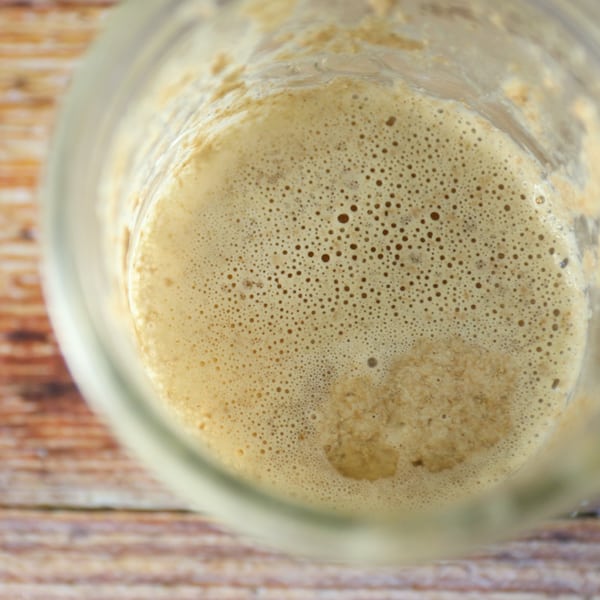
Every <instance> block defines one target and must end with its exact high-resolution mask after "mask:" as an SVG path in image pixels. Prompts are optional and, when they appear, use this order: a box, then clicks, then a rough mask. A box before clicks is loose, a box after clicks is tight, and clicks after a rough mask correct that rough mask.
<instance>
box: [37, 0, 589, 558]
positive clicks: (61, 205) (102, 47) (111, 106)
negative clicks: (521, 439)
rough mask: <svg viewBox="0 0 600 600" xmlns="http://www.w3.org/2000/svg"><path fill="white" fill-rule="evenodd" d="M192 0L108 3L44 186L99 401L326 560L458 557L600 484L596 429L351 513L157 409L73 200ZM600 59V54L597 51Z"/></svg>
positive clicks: (54, 251)
mask: <svg viewBox="0 0 600 600" xmlns="http://www.w3.org/2000/svg"><path fill="white" fill-rule="evenodd" d="M192 3H193V0H171V1H170V2H164V1H163V0H147V2H145V3H144V8H143V10H142V9H141V8H140V6H139V5H138V4H136V3H133V2H131V3H124V4H123V5H122V6H120V7H118V8H117V9H116V10H115V11H114V14H111V15H110V17H109V19H108V24H107V28H106V31H105V33H104V34H103V35H102V36H101V37H100V38H99V40H98V41H97V42H96V43H95V44H94V45H93V47H92V49H91V51H90V53H89V55H88V56H87V58H86V60H85V62H84V64H83V66H82V67H81V68H80V69H79V70H78V72H77V74H76V76H75V78H74V80H73V84H72V87H71V90H70V92H69V94H68V96H67V98H66V100H65V102H64V105H63V108H62V112H61V116H60V119H59V122H58V126H57V128H56V131H55V136H54V139H53V143H52V147H51V151H50V155H49V160H48V164H47V169H46V174H45V179H44V183H43V187H42V190H41V203H42V224H43V231H42V251H43V279H44V290H45V295H46V300H47V305H48V308H49V312H50V316H51V319H52V322H53V325H54V327H55V330H56V334H57V338H58V340H59V342H60V345H61V349H62V351H63V353H64V355H65V357H66V360H67V363H68V365H69V367H70V369H71V370H72V373H73V375H74V378H75V379H76V381H77V383H78V384H79V386H80V387H81V389H82V391H83V393H84V395H85V397H86V398H87V399H88V400H89V401H90V402H91V403H92V404H93V406H94V408H95V409H96V410H97V411H98V412H99V413H101V414H102V415H105V416H106V418H107V419H108V421H109V422H110V424H111V426H112V428H113V429H114V431H115V432H116V433H117V434H118V435H119V437H120V439H121V440H122V441H123V442H124V443H125V444H126V445H127V446H129V447H130V448H131V449H132V450H133V451H134V452H135V453H136V454H137V455H138V456H139V457H140V459H141V460H142V461H143V462H144V463H145V464H146V465H147V466H148V467H149V468H150V469H151V470H152V471H154V472H155V473H156V475H157V476H158V478H159V479H160V480H162V481H164V482H165V483H166V484H167V485H168V486H169V487H171V488H172V489H173V490H175V491H176V492H177V493H178V494H179V495H180V496H181V497H182V498H184V499H185V500H186V501H188V502H189V503H190V505H191V506H192V507H194V508H198V509H206V510H207V511H209V512H210V513H212V514H214V515H215V516H217V517H219V518H221V519H222V520H223V522H225V523H226V524H231V525H233V526H235V527H236V528H238V529H239V530H241V531H242V532H245V533H248V534H250V535H252V536H254V537H255V538H258V539H259V540H261V541H263V542H265V543H267V544H269V545H274V546H276V547H278V548H281V549H283V550H286V551H289V552H292V553H296V554H302V555H307V556H311V557H315V558H321V559H329V560H336V561H339V560H341V561H354V562H359V561H360V562H363V563H364V562H373V563H381V564H383V563H397V562H398V561H400V562H415V561H418V560H424V559H430V558H433V557H441V556H447V555H455V554H457V553H459V552H464V551H465V550H467V549H469V548H472V547H473V546H474V545H476V544H481V543H486V542H488V541H490V540H496V539H497V538H499V537H506V536H508V535H510V534H512V533H514V532H515V531H516V530H517V529H522V528H523V527H525V526H529V525H531V524H532V523H534V522H535V521H539V519H540V518H541V517H544V516H548V515H550V514H552V513H553V512H556V511H557V510H558V509H565V508H567V507H568V506H569V505H572V504H573V502H576V501H577V500H579V499H580V498H581V496H582V494H585V493H588V492H590V491H592V490H593V489H594V487H595V488H596V489H597V487H598V485H595V486H594V485H593V481H590V480H591V479H593V477H592V475H597V474H600V448H599V447H598V443H597V442H596V443H595V444H594V443H593V441H592V440H588V439H586V440H581V443H580V444H579V445H578V446H577V447H574V448H573V452H572V455H571V456H564V457H563V458H562V459H560V460H556V461H553V464H552V467H551V468H549V467H548V468H546V469H545V470H540V471H538V472H536V473H535V474H530V473H527V474H525V473H523V474H520V473H518V474H516V475H515V476H514V477H513V478H512V479H511V480H510V482H508V483H507V485H505V486H504V487H503V488H502V489H501V491H498V490H497V489H496V490H494V491H491V492H489V493H483V494H481V495H480V496H477V497H474V498H471V499H467V500H464V501H462V502H461V503H460V504H456V505H452V506H447V507H444V508H442V509H430V510H427V511H424V512H422V513H410V514H407V515H400V516H398V517H397V518H396V517H395V518H393V519H385V520H382V519H380V518H377V517H367V516H348V515H344V514H340V513H335V512H332V511H327V510H321V509H316V508H313V507H310V506H307V505H303V504H296V503H293V502H292V501H289V500H284V499H282V498H279V497H276V496H274V495H271V494H269V493H267V492H265V491H264V490H262V489H261V488H259V487H257V486H255V485H253V484H251V483H249V482H247V481H245V480H242V479H239V478H236V477H235V476H234V475H232V474H231V473H230V472H229V471H227V470H225V468H221V467H220V466H218V465H217V464H216V463H214V462H212V461H211V460H210V459H207V457H205V456H204V455H203V454H202V453H201V452H200V451H199V449H197V448H195V447H194V446H193V444H191V443H190V442H189V441H188V440H187V438H185V437H183V436H182V435H181V433H180V432H178V431H177V430H175V428H174V427H173V426H172V425H171V424H170V423H168V422H167V421H165V420H164V419H163V418H162V417H161V414H160V412H159V411H157V410H156V409H155V408H154V407H153V406H152V404H151V403H150V402H149V401H148V400H147V398H148V394H149V390H148V387H147V383H146V381H145V378H144V376H143V374H142V373H140V369H139V366H138V364H137V361H136V360H135V359H134V357H133V356H132V355H131V353H130V351H129V348H128V346H127V344H121V341H122V340H120V339H119V338H118V337H115V336H114V335H113V334H114V333H115V331H114V329H115V324H114V323H111V322H109V321H107V320H106V314H105V313H104V312H103V311H102V309H100V308H99V307H98V306H97V304H98V300H99V298H101V297H102V294H101V293H100V292H99V289H98V287H94V286H95V284H94V283H93V282H92V283H91V282H90V280H89V277H88V273H86V270H89V264H93V260H92V261H90V259H93V258H94V251H93V250H92V249H91V246H93V245H94V243H96V242H98V240H94V239H92V240H91V243H90V242H89V241H88V240H86V237H87V235H88V233H89V230H86V227H85V225H86V223H84V222H82V220H81V219H80V218H79V217H80V216H81V215H80V209H79V208H77V206H78V202H77V200H76V199H77V198H81V194H82V192H86V191H87V193H88V195H90V197H89V202H90V203H92V204H93V193H94V190H90V189H89V187H88V189H87V190H86V183H85V182H86V181H95V182H97V181H98V179H99V170H98V169H99V167H98V165H99V164H100V163H101V162H102V160H101V159H102V145H103V144H108V143H109V140H110V137H111V130H110V129H111V125H112V121H111V119H110V118H108V116H107V114H108V113H110V112H111V111H114V110H115V109H116V108H118V107H120V106H121V107H122V106H124V105H125V104H126V102H127V100H128V99H127V93H128V91H127V90H128V86H129V87H130V86H131V73H132V72H136V70H138V67H139V64H141V63H142V62H144V61H148V60H151V57H152V55H153V52H155V51H157V50H158V49H159V48H160V46H161V44H164V43H166V41H167V40H168V39H169V35H172V34H173V31H174V28H175V24H174V23H175V21H176V19H177V17H178V15H179V14H183V13H184V11H185V9H186V7H187V6H189V5H190V4H192ZM209 13H210V11H208V13H207V14H209ZM561 18H563V19H565V21H566V22H568V23H571V24H572V23H573V21H572V20H570V19H569V17H568V16H562V17H561ZM159 31H160V35H159V34H158V33H157V32H159ZM142 48H144V52H142V51H141V49H142ZM595 59H596V60H598V62H599V63H600V55H596V57H595ZM126 82H127V85H126ZM113 116H114V115H113ZM85 200H86V202H87V201H88V198H87V197H86V198H85ZM79 204H81V203H79ZM92 212H93V211H92ZM98 247H99V244H98ZM86 265H88V266H86Z"/></svg>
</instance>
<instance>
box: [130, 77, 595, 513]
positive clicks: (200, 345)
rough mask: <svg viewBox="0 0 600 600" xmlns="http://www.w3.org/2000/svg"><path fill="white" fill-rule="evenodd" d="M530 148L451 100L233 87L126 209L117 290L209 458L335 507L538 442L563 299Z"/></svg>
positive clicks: (551, 388) (444, 496) (441, 486)
mask: <svg viewBox="0 0 600 600" xmlns="http://www.w3.org/2000/svg"><path fill="white" fill-rule="evenodd" d="M558 205H559V199H558V198H557V197H556V194H555V192H554V191H553V189H552V188H551V186H550V185H549V184H547V183H546V182H545V180H544V178H543V175H542V170H541V167H540V166H539V165H538V164H537V163H536V162H535V161H534V160H533V158H531V157H530V155H529V154H527V153H526V152H525V151H524V150H522V149H521V148H519V147H518V146H517V145H516V144H515V143H514V142H513V141H512V140H511V139H510V138H509V137H508V136H507V135H505V134H504V133H503V132H501V131H499V130H497V129H495V128H494V127H493V126H492V125H491V124H490V123H489V122H487V121H485V120H484V119H482V118H481V117H479V116H477V115H475V114H473V113H471V112H469V111H468V110H467V109H465V108H464V107H462V106H461V105H459V104H457V103H454V102H450V101H443V100H439V99H435V98H432V97H428V96H425V95H422V94H420V93H417V92H415V91H412V90H410V89H409V88H407V87H403V86H398V87H385V86H383V85H381V86H380V85H377V84H374V83H366V82H359V81H349V80H344V79H337V80H335V81H333V82H332V83H330V84H328V85H326V86H323V87H320V88H311V89H308V88H306V89H297V90H294V91H289V92H285V93H279V94H275V95H273V96H271V97H269V98H267V99H262V100H256V101H253V102H250V103H249V105H248V106H247V107H246V108H245V111H244V112H243V113H242V114H240V115H238V117H237V119H234V120H232V121H231V123H230V124H229V125H225V126H223V127H222V128H221V129H220V132H219V134H218V135H216V134H215V135H213V136H212V137H211V136H208V135H207V138H206V139H202V140H200V141H199V147H198V151H197V153H196V154H195V156H194V158H193V160H191V161H190V162H189V163H188V164H186V165H185V166H184V167H183V168H182V169H181V170H180V171H179V172H178V173H177V174H176V176H175V177H174V179H173V181H172V182H171V184H169V185H168V186H166V187H165V188H164V189H163V192H162V194H161V195H160V197H159V198H158V199H157V200H156V202H155V203H154V204H153V206H152V208H151V210H150V211H149V213H148V214H147V216H146V219H145V222H144V224H143V227H142V233H141V235H140V238H139V240H138V241H137V244H136V245H135V248H134V254H133V258H132V261H131V268H130V276H129V295H130V304H131V307H132V313H133V317H134V321H135V326H136V332H137V336H138V339H139V345H140V348H141V351H142V353H143V357H144V360H145V362H146V365H147V367H148V370H149V372H150V373H151V376H152V378H153V380H154V382H155V384H156V386H157V388H158V390H159V392H160V394H161V395H162V397H163V398H164V401H165V402H166V403H167V404H168V405H169V406H171V407H172V408H173V410H174V411H176V413H177V414H178V415H179V417H180V418H181V419H182V421H183V423H184V424H185V425H186V426H187V427H189V428H190V429H193V430H194V431H196V432H197V434H198V436H199V437H200V438H201V440H202V441H203V443H204V444H205V445H206V447H207V448H209V449H210V451H211V452H213V453H214V454H215V455H216V456H217V457H218V458H219V459H220V460H221V461H222V462H223V463H225V464H226V465H228V466H229V467H230V468H232V469H234V470H235V471H237V472H239V473H240V474H242V475H243V476H245V477H248V478H249V479H251V480H253V481H257V482H260V483H262V484H265V485H269V486H271V487H273V488H275V489H276V490H277V491H279V492H280V493H283V494H285V495H287V496H291V497H295V498H298V499H301V500H303V501H307V502H311V503H317V504H325V505H327V506H331V507H335V508H338V509H342V510H355V511H367V510H368V511H385V512H387V511H394V510H399V509H407V508H418V507H423V506H427V505H431V504H440V503H444V502H449V501H452V500H454V499H457V498H460V497H463V496H464V495H468V494H471V493H474V492H476V491H477V490H481V489H484V488H486V487H489V486H491V485H493V484H494V483H496V482H497V481H499V480H501V479H503V478H505V477H506V476H508V475H509V474H510V473H512V472H514V470H516V469H517V468H518V467H520V466H521V465H522V464H523V463H524V462H525V461H526V460H527V458H528V457H530V456H532V455H533V454H534V453H535V452H536V451H537V450H538V449H539V447H540V446H541V444H542V443H543V440H544V437H545V435H546V433H547V432H549V431H550V430H551V428H552V424H553V421H554V420H555V419H556V417H557V415H559V414H560V413H561V411H562V410H563V408H564V406H565V404H566V401H567V395H568V393H569V391H570V389H571V387H572V385H573V383H574V378H575V377H576V375H577V371H578V366H579V361H580V358H581V352H582V349H583V340H584V313H585V303H584V296H583V292H582V287H583V284H582V276H581V273H580V272H579V270H578V266H577V260H576V256H575V248H574V242H573V241H572V239H571V237H570V234H569V233H568V231H567V230H566V227H564V226H563V224H562V223H561V221H560V219H558V218H557V216H556V215H557V214H558V211H557V210H555V208H556V207H558Z"/></svg>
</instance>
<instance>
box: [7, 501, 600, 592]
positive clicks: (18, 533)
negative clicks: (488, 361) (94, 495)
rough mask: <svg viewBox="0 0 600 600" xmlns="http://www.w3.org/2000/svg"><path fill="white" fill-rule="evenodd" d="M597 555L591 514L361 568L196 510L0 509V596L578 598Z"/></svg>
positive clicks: (594, 579)
mask: <svg viewBox="0 0 600 600" xmlns="http://www.w3.org/2000/svg"><path fill="white" fill-rule="evenodd" d="M599 564H600V521H598V520H577V521H561V522H557V523H556V524H555V527H554V529H553V531H552V532H551V533H542V534H538V535H536V536H531V537H529V538H527V539H523V540H521V541H515V542H512V543H510V544H504V545H503V546H502V547H501V549H499V550H489V551H486V552H482V553H480V554H479V555H478V556H477V557H476V559H475V560H454V561H444V562H438V563H435V564H430V565H421V566H415V567H408V568H364V567H355V566H343V565H332V564H330V565H317V564H315V563H312V562H308V561H302V560H298V559H292V558H289V557H286V556H283V555H281V554H278V553H274V552H269V551H266V550H259V549H257V548H255V547H254V546H252V545H251V544H246V543H244V542H242V541H240V540H239V539H238V538H237V537H235V536H232V535H230V534H228V533H224V532H222V531H221V530H220V529H218V528H217V527H215V526H214V525H213V524H212V523H210V522H209V521H207V520H206V519H203V518H201V517H199V516H197V515H190V514H168V513H160V514H159V513H148V514H140V513H127V512H120V513H114V512H100V511H98V512H91V513H81V512H79V513H74V512H57V513H54V514H52V515H51V516H49V515H48V514H47V513H41V512H36V511H4V512H3V513H0V581H2V582H3V585H2V586H0V599H1V600H5V599H6V600H8V599H9V598H10V599H11V600H12V599H13V598H23V597H26V598H28V599H31V600H33V599H35V600H37V599H40V600H42V599H44V600H50V599H53V598H61V599H63V598H97V599H106V600H117V599H120V598H128V599H133V598H136V599H137V598H139V599H140V600H141V599H142V598H148V597H151V598H157V599H158V598H161V599H162V598H165V599H169V600H175V599H179V598H181V599H184V598H203V599H210V598H219V599H224V598H228V599H229V598H231V599H233V598H236V599H238V598H239V599H244V598H262V599H267V598H268V599H270V598H272V599H288V598H289V599H298V598H307V599H308V598H330V599H332V598H357V599H358V598H360V599H364V600H384V599H393V598H423V597H428V598H434V597H439V598H445V599H452V600H459V599H461V598H464V597H465V595H466V596H467V597H469V598H542V597H547V596H548V595H560V596H561V597H563V598H566V597H571V598H583V597H586V596H587V597H592V596H593V595H594V594H597V593H599V592H600V571H599V569H598V565H599ZM442 593H443V595H441V594H442ZM434 594H440V595H434Z"/></svg>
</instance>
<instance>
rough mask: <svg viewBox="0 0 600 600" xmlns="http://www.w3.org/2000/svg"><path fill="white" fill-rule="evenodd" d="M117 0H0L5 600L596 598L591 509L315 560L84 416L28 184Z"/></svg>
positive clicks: (596, 549)
mask: <svg viewBox="0 0 600 600" xmlns="http://www.w3.org/2000/svg"><path fill="white" fill-rule="evenodd" d="M111 4H112V2H110V1H104V2H102V1H96V2H93V1H89V0H88V1H87V2H86V1H79V2H76V1H70V2H67V1H65V2H61V1H58V2H50V3H48V2H27V1H25V2H23V1H21V2H10V0H9V1H8V3H7V2H6V0H0V600H15V599H26V600H34V599H35V600H38V599H39V600H53V599H57V598H60V599H71V598H73V599H75V598H77V599H79V598H86V599H106V600H118V599H122V598H127V599H131V600H133V599H139V600H146V599H157V600H158V599H165V600H178V599H181V600H184V599H197V598H201V599H213V598H214V599H217V598H218V599H245V598H256V599H273V600H275V599H277V600H279V599H282V600H284V599H294V600H295V599H300V598H307V599H309V598H321V599H328V600H331V599H336V598H355V599H361V600H362V599H364V600H375V599H378V600H384V599H385V600H387V599H394V598H406V599H411V598H443V599H446V600H450V599H459V598H460V599H463V598H498V599H500V598H540V597H547V596H560V597H565V598H566V597H569V598H592V597H598V598H600V519H599V518H598V516H599V514H600V511H599V510H598V509H597V508H593V506H594V505H591V504H590V505H588V506H587V508H585V509H584V510H583V512H579V514H578V515H577V516H576V517H575V518H563V519H558V520H555V521H552V522H551V523H548V524H547V525H546V526H545V527H543V528H542V529H540V530H539V531H537V532H535V533H531V534H529V535H527V536H525V537H523V538H522V539H521V540H519V541H514V542H512V543H507V544H503V545H501V546H500V547H498V548H497V549H496V550H494V551H487V552H485V553H480V554H479V555H478V556H476V557H474V558H473V559H471V560H452V561H445V562H438V563H436V564H433V565H426V566H418V567H411V568H394V569H389V568H387V569H375V568H356V567H344V566H331V565H319V564H316V563H311V562H305V561H299V560H295V559H292V558H288V557H286V556H283V555H280V554H277V553H273V552H268V551H266V550H264V549H261V548H258V547H254V546H253V545H251V544H249V543H246V542H243V541H241V540H240V539H239V538H238V537H236V535H235V534H232V533H229V532H226V531H225V530H224V529H222V528H221V527H220V526H219V525H217V524H215V523H214V522H213V521H211V520H210V519H208V518H206V517H205V516H202V515H198V514H193V513H190V512H187V511H186V510H185V507H184V506H183V505H182V503H181V502H180V501H178V500H177V499H176V498H174V497H173V496H172V495H171V494H170V493H169V492H168V491H166V490H165V489H164V488H163V487H161V485H159V484H158V483H156V482H155V481H154V480H153V479H152V478H151V477H150V476H149V475H148V474H146V473H145V472H144V470H143V469H142V468H140V466H139V465H138V464H137V463H136V462H135V461H134V460H132V459H131V458H129V457H128V456H127V454H126V453H125V452H124V451H123V450H122V449H121V448H120V447H119V445H118V444H117V443H116V442H115V441H114V439H113V437H112V436H111V434H110V432H109V431H108V430H107V428H106V427H105V426H104V425H103V424H102V423H101V422H100V421H99V420H98V419H97V418H96V417H95V416H94V415H93V414H92V413H91V412H90V410H89V409H88V407H87V406H86V404H85V403H84V401H83V400H82V398H81V396H80V395H79V393H78V392H77V389H76V387H75V386H74V384H73V382H72V380H71V377H70V376H69V373H68V371H67V370H66V368H65V365H64V363H63V360H62V358H61V355H60V351H59V349H58V347H57V345H56V342H55V339H54V336H53V334H52V330H51V327H50V325H49V323H48V319H47V316H46V311H45V307H44V301H43V298H42V295H41V291H40V276H39V272H38V259H39V249H38V242H37V240H38V234H39V230H38V222H37V217H38V210H37V207H36V204H35V202H36V188H37V185H38V181H39V172H40V165H41V163H43V161H44V157H45V153H46V145H47V141H48V137H49V133H50V130H51V127H52V123H53V120H54V118H55V112H56V105H57V102H58V101H59V100H60V98H61V97H62V95H63V94H64V91H65V88H66V87H67V84H68V82H69V78H70V76H71V73H72V71H73V68H74V66H75V65H76V63H77V62H78V61H79V59H80V56H81V54H82V52H83V51H84V50H85V48H86V47H87V45H88V44H89V42H90V40H91V39H92V38H93V37H94V36H95V35H96V33H97V31H98V29H99V28H100V27H101V24H102V22H103V20H104V18H105V16H106V14H107V13H108V12H109V9H110V5H111Z"/></svg>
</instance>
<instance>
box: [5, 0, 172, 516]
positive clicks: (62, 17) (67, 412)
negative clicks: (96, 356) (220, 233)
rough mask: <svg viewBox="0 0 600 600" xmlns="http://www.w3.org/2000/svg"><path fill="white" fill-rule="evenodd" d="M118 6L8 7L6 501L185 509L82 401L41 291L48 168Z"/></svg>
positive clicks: (17, 504)
mask: <svg viewBox="0 0 600 600" xmlns="http://www.w3.org/2000/svg"><path fill="white" fill-rule="evenodd" d="M51 4H54V5H53V6H52V5H51ZM103 4H105V5H108V4H110V3H108V2H104V3H103ZM107 12H108V9H107V7H106V6H104V7H98V6H93V7H90V6H83V7H82V6H78V5H77V3H45V4H44V5H43V6H38V5H35V8H34V9H31V8H27V7H25V6H18V7H9V8H6V7H5V8H0V265H1V269H0V505H2V506H37V505H48V506H63V507H112V508H137V509H140V508H145V509H150V508H155V509H159V508H180V507H181V503H180V502H179V501H177V500H176V499H175V498H173V496H172V495H171V494H170V493H168V492H167V491H165V490H164V489H163V488H162V487H161V486H160V485H158V484H157V483H156V482H155V481H154V480H153V479H152V478H151V477H150V476H148V475H147V474H146V473H145V471H144V470H143V469H142V468H141V467H140V466H139V465H138V463H137V462H135V461H134V460H131V459H130V458H129V457H128V456H127V455H126V454H125V452H124V451H123V450H122V449H121V448H120V447H119V446H118V445H117V443H116V442H115V441H114V439H113V438H112V436H111V434H110V432H109V431H108V430H107V428H106V427H105V426H104V425H103V424H102V423H101V422H100V421H99V420H98V419H97V418H96V417H95V416H94V415H93V414H92V413H91V412H90V410H89V409H88V408H87V405H86V404H85V403H84V402H83V401H82V399H81V396H80V395H79V394H78V392H77V390H76V388H75V386H74V384H73V382H72V380H71V377H70V376H69V373H68V371H67V369H66V367H65V365H64V362H63V360H62V357H61V355H60V351H59V349H58V347H57V344H56V340H55V338H54V335H53V333H52V329H51V326H50V324H49V322H48V317H47V314H46V310H45V307H44V300H43V297H42V292H41V288H40V274H39V269H38V261H39V247H38V236H39V226H38V221H37V219H38V210H37V206H36V201H37V186H38V184H39V175H40V168H41V164H42V163H43V160H44V157H45V154H46V148H47V144H48V139H49V136H50V132H51V129H52V124H53V121H54V119H55V115H56V108H57V103H58V102H59V100H60V98H61V97H62V96H63V94H64V92H65V90H66V88H67V85H68V82H69V79H70V77H71V74H72V72H73V69H74V68H75V66H76V64H77V62H78V61H79V60H80V57H81V55H82V53H83V51H84V50H85V48H87V46H88V45H89V43H90V41H91V40H92V39H93V37H94V36H95V35H96V33H97V31H98V30H99V28H100V26H101V23H102V21H103V19H104V17H105V15H106V14H107Z"/></svg>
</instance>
